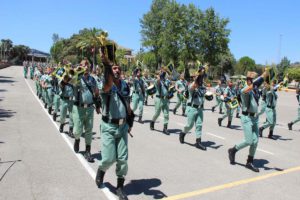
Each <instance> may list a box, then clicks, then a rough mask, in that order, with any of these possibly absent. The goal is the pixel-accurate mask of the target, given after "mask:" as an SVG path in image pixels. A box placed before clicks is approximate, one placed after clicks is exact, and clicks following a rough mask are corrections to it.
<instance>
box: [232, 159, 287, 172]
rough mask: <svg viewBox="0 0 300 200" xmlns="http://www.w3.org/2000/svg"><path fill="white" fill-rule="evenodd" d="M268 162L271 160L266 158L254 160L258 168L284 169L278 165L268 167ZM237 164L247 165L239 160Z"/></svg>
mask: <svg viewBox="0 0 300 200" xmlns="http://www.w3.org/2000/svg"><path fill="white" fill-rule="evenodd" d="M245 163H246V161H245ZM268 163H269V161H268V160H265V159H254V161H253V164H254V166H255V167H257V168H260V169H264V170H266V171H268V170H274V171H283V169H281V168H278V167H267V166H265V165H266V164H268ZM236 164H237V165H240V166H243V167H246V164H242V163H238V162H236Z"/></svg>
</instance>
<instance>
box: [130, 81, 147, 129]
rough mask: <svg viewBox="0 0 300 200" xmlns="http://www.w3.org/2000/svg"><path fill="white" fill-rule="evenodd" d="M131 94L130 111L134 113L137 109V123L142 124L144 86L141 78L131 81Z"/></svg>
mask: <svg viewBox="0 0 300 200" xmlns="http://www.w3.org/2000/svg"><path fill="white" fill-rule="evenodd" d="M132 84H133V94H132V103H133V107H132V110H133V112H135V110H136V109H137V108H139V114H138V116H139V122H140V123H142V116H143V107H144V96H145V84H144V80H143V79H141V78H137V77H136V78H135V79H133V82H132Z"/></svg>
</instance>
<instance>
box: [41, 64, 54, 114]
mask: <svg viewBox="0 0 300 200" xmlns="http://www.w3.org/2000/svg"><path fill="white" fill-rule="evenodd" d="M51 72H52V69H51V68H50V67H48V68H47V73H46V74H45V76H44V79H43V82H42V85H43V89H44V98H45V102H46V104H45V108H48V113H49V114H51V111H52V104H53V93H52V92H53V91H52V85H51V82H52V77H51Z"/></svg>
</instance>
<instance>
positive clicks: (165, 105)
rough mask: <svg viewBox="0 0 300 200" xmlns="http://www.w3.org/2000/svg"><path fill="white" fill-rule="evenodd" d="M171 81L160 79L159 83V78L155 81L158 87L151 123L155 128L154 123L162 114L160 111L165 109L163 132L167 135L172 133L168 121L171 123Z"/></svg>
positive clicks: (151, 126) (152, 128)
mask: <svg viewBox="0 0 300 200" xmlns="http://www.w3.org/2000/svg"><path fill="white" fill-rule="evenodd" d="M170 83H171V82H170V81H169V80H167V79H164V80H160V81H159V83H157V80H155V81H154V85H155V87H156V98H155V114H154V116H153V118H152V121H151V123H150V129H151V130H154V123H155V121H156V120H157V118H158V116H159V115H160V112H161V111H163V113H164V129H163V132H164V133H165V134H167V135H169V134H170V133H169V132H168V123H169V104H170V100H169V97H168V95H169V93H168V89H169V86H170Z"/></svg>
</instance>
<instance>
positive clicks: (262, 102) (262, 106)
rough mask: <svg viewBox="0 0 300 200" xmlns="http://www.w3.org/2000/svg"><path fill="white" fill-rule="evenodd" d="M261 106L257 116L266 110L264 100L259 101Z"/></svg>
mask: <svg viewBox="0 0 300 200" xmlns="http://www.w3.org/2000/svg"><path fill="white" fill-rule="evenodd" d="M260 105H261V107H260V111H259V113H258V114H257V115H258V116H260V115H262V114H264V112H265V111H266V108H267V103H266V102H265V101H261V104H260Z"/></svg>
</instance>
